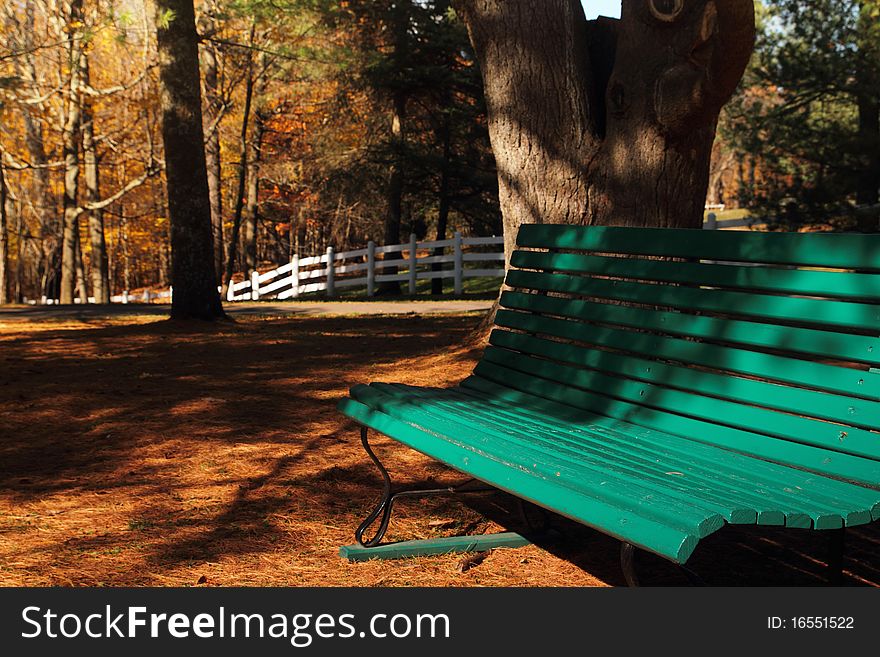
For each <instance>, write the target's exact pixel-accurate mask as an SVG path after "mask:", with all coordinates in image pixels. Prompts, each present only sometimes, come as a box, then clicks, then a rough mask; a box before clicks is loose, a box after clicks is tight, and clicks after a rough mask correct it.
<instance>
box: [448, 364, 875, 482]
mask: <svg viewBox="0 0 880 657" xmlns="http://www.w3.org/2000/svg"><path fill="white" fill-rule="evenodd" d="M475 373H476V374H477V375H478V377H480V378H484V379H488V380H489V381H491V382H493V383H496V384H500V385H506V386H508V387H510V388H513V389H514V390H518V391H521V392H525V393H528V394H529V395H533V396H536V397H543V398H544V399H549V400H551V401H556V402H559V403H562V404H566V405H568V406H573V407H575V408H582V409H586V410H589V411H592V412H594V413H599V414H601V415H605V416H607V417H614V418H618V419H624V420H626V421H628V422H632V423H633V424H638V425H641V426H645V427H648V428H652V429H657V430H659V431H664V432H667V433H671V434H675V435H679V436H684V437H686V438H691V439H693V440H697V441H700V442H703V443H705V444H710V445H716V446H718V447H723V448H725V449H731V450H734V451H738V452H742V453H744V454H749V455H751V456H754V457H756V458H760V459H766V460H769V461H775V462H777V463H783V464H786V465H791V466H793V467H798V468H803V469H805V470H810V471H812V472H816V473H819V474H824V475H827V476H830V477H837V478H840V479H844V480H847V481H855V482H859V483H862V484H867V485H869V486H877V485H878V482H880V463H878V462H877V461H875V460H872V459H865V458H861V457H857V456H851V455H849V454H843V453H839V452H838V453H835V452H830V451H828V450H826V449H822V448H817V447H814V446H811V445H804V444H800V443H794V442H788V441H784V440H773V439H768V437H767V436H763V435H760V434H755V433H752V432H749V431H744V430H741V429H735V428H732V427H727V426H723V425H718V424H714V423H711V422H706V421H704V420H699V419H695V418H689V417H685V416H681V415H675V414H672V413H667V412H665V411H659V410H655V409H652V408H648V407H644V406H639V405H637V404H634V403H631V402H628V401H623V400H619V399H618V400H613V399H610V398H608V397H603V396H602V395H599V394H595V393H592V392H587V391H584V390H578V389H576V388H571V387H567V386H563V385H559V384H556V383H552V382H550V381H545V380H540V379H537V378H535V377H527V376H523V375H522V373H520V372H517V371H516V370H511V369H509V368H506V367H502V366H500V365H495V364H492V363H486V362H481V363H480V364H479V365H478V366H477V368H476V369H475ZM462 385H463V386H465V387H472V386H475V385H478V381H472V380H471V379H466V380H465V381H463V382H462Z"/></svg>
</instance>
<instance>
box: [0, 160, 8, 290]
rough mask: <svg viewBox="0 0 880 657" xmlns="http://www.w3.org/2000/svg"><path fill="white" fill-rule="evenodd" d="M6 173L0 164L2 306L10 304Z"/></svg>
mask: <svg viewBox="0 0 880 657" xmlns="http://www.w3.org/2000/svg"><path fill="white" fill-rule="evenodd" d="M7 191H8V190H7V189H6V172H5V170H4V169H3V163H2V162H0V305H2V304H5V303H9V293H8V291H9V231H8V227H9V214H8V212H7V209H8V207H9V206H8V201H9V199H8V195H7Z"/></svg>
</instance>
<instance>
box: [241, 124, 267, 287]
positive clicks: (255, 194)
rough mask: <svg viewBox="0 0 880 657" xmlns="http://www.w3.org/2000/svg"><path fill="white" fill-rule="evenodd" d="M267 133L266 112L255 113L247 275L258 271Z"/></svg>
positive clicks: (246, 228) (246, 226)
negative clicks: (263, 168) (259, 231)
mask: <svg viewBox="0 0 880 657" xmlns="http://www.w3.org/2000/svg"><path fill="white" fill-rule="evenodd" d="M265 133H266V110H265V108H263V107H258V108H257V110H256V112H254V131H253V134H252V135H251V139H250V152H251V154H250V157H248V164H247V180H248V182H247V204H246V206H245V212H244V267H245V271H246V272H247V275H248V276H250V275H251V273H252V272H254V271H256V269H257V264H258V263H257V223H258V221H259V217H260V164H261V163H262V160H263V137H264V135H265Z"/></svg>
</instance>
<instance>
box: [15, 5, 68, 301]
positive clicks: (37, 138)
mask: <svg viewBox="0 0 880 657" xmlns="http://www.w3.org/2000/svg"><path fill="white" fill-rule="evenodd" d="M23 9H24V14H23V16H24V20H23V22H21V23H19V22H18V20H17V19H16V18H15V14H14V12H10V13H9V14H7V17H8V18H9V19H10V20H12V21H14V23H13V24H11V25H10V26H9V30H10V42H11V43H14V44H15V45H16V47H17V48H18V49H19V50H20V51H21V52H22V53H25V54H23V55H21V56H19V57H15V58H14V59H13V65H14V67H15V68H14V70H15V74H16V76H17V77H18V78H20V79H21V81H22V83H23V85H24V87H25V88H28V89H31V90H32V92H33V95H34V97H38V96H39V95H40V91H39V88H38V87H37V78H38V76H37V68H36V63H35V56H36V55H35V53H34V47H35V40H34V31H35V3H34V0H25V2H24V3H23ZM45 111H46V108H45V105H44V103H36V104H32V105H28V106H27V107H25V108H23V111H22V112H20V115H21V118H22V122H23V124H24V142H25V147H26V148H27V151H28V158H29V160H30V161H31V163H33V165H34V167H35V168H34V169H33V170H32V172H31V174H32V175H31V176H30V180H31V198H32V199H33V205H34V209H35V212H36V220H37V223H38V225H39V226H40V241H39V244H40V247H39V251H40V260H41V261H40V263H39V264H38V265H37V271H42V272H43V275H42V277H41V281H40V288H41V290H40V293H42V294H44V295H46V296H52V289H51V287H52V286H54V284H55V282H56V275H57V271H56V263H57V261H58V247H59V238H60V236H61V232H62V221H60V220H59V217H58V213H57V206H56V201H55V197H54V196H53V193H52V183H51V177H50V172H49V168H48V166H47V164H48V157H47V155H46V145H45V140H44V135H43V125H42V123H41V122H40V121H38V120H37V118H36V116H35V113H38V112H45ZM19 220H21V216H20V215H19Z"/></svg>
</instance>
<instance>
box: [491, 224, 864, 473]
mask: <svg viewBox="0 0 880 657" xmlns="http://www.w3.org/2000/svg"><path fill="white" fill-rule="evenodd" d="M517 245H518V248H517V250H516V252H515V253H514V254H513V257H512V259H511V263H510V270H509V272H508V275H507V279H506V284H507V286H508V289H507V290H506V291H505V292H504V293H503V294H502V297H501V309H500V310H499V312H498V315H497V319H496V329H495V330H494V331H493V333H492V335H491V338H490V343H491V346H490V347H489V348H488V349H487V350H486V353H485V355H484V358H483V360H482V361H481V362H480V364H479V365H478V367H477V369H476V371H475V374H476V376H478V377H481V378H484V379H489V380H490V381H493V382H496V383H500V384H504V385H506V386H510V387H513V388H515V389H516V390H518V391H521V392H522V393H524V394H527V395H533V396H535V397H539V398H543V399H547V400H550V401H551V402H561V403H564V404H566V405H567V406H575V407H578V408H581V409H584V410H586V411H589V412H591V413H596V414H599V415H603V416H607V417H612V418H619V419H621V420H625V421H627V422H630V423H633V424H636V425H640V426H644V427H649V428H653V429H659V430H662V431H665V432H668V433H673V434H676V435H681V436H685V437H688V438H692V439H695V440H698V441H701V442H707V443H712V444H717V445H720V446H723V447H725V448H728V449H732V450H735V451H740V452H743V453H747V454H751V455H755V456H758V457H760V458H764V459H768V460H773V461H777V462H781V463H786V464H789V465H793V466H795V467H800V468H805V469H809V470H813V471H816V472H820V473H823V474H828V475H831V476H835V477H839V478H844V479H849V480H853V481H859V482H861V483H867V484H869V485H880V478H878V472H880V469H878V461H880V432H878V428H880V370H877V369H875V368H878V367H880V236H867V235H854V234H820V233H805V234H798V233H751V232H719V231H700V230H680V229H651V228H615V227H575V226H558V225H527V226H523V227H522V228H521V229H520V232H519V235H518V239H517Z"/></svg>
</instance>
